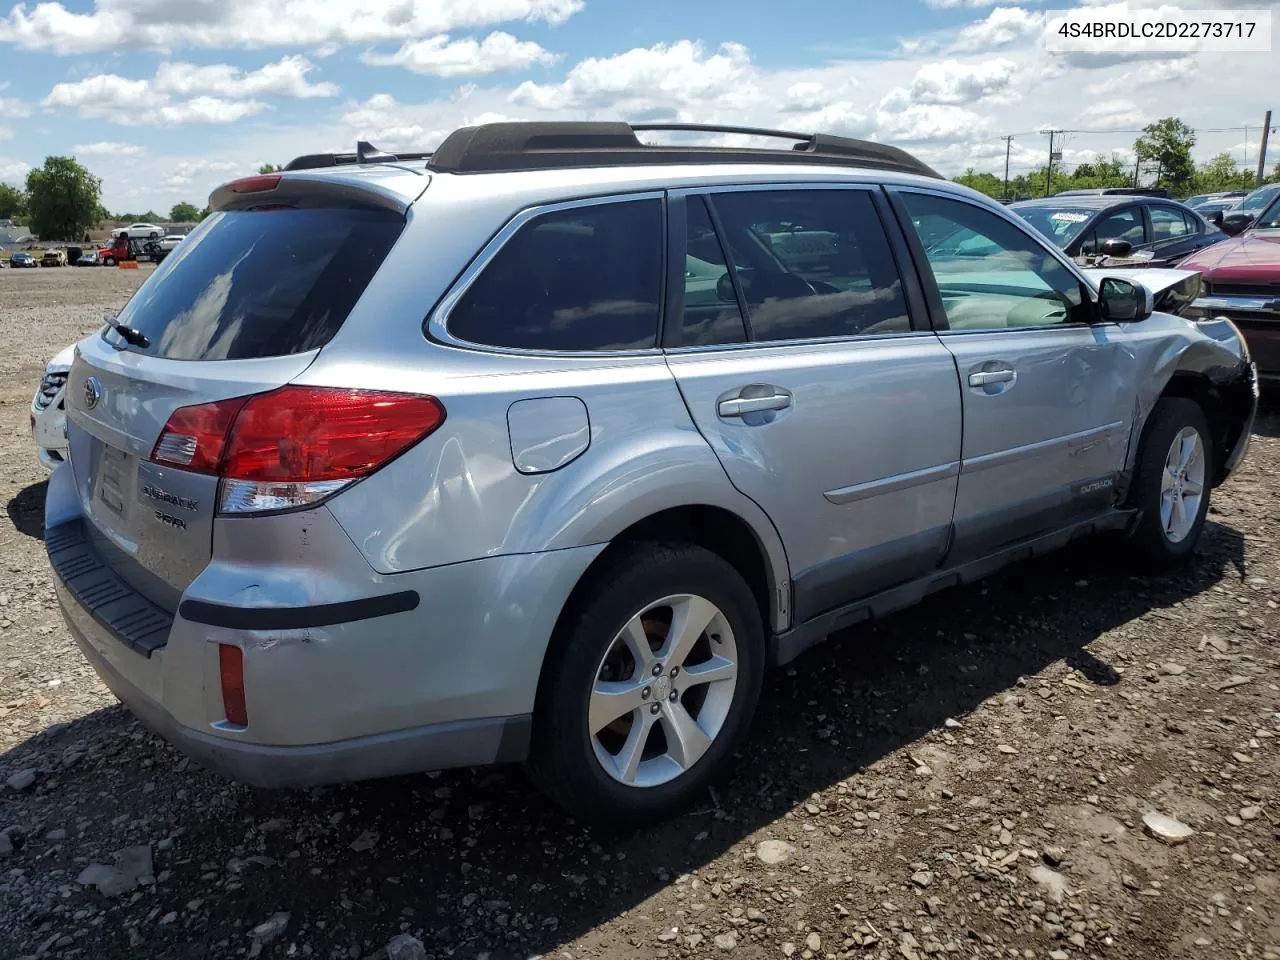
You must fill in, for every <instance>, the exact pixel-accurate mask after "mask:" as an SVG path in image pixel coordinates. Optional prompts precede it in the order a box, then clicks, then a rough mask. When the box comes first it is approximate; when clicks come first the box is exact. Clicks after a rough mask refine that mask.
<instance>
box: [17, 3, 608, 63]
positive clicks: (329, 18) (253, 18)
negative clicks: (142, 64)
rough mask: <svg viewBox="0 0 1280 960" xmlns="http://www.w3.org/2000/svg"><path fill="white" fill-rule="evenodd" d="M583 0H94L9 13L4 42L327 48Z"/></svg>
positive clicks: (551, 17) (534, 16)
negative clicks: (84, 7)
mask: <svg viewBox="0 0 1280 960" xmlns="http://www.w3.org/2000/svg"><path fill="white" fill-rule="evenodd" d="M582 8H583V0H362V2H359V3H352V2H351V0H273V2H263V0H94V2H93V9H92V10H91V11H90V12H88V13H77V12H73V11H72V10H69V9H68V8H67V6H65V5H64V4H63V3H61V2H41V3H37V4H35V6H34V7H32V8H31V10H30V11H29V12H28V9H27V6H26V4H25V3H19V4H17V5H16V6H15V7H13V9H12V10H11V11H10V12H9V15H8V16H7V17H5V18H4V19H0V43H13V44H16V45H17V46H20V47H22V48H24V49H27V50H52V51H54V52H55V53H61V54H70V53H88V52H92V51H95V50H115V49H120V48H122V47H147V48H154V49H175V48H182V47H204V48H211V47H241V48H245V47H247V48H258V47H269V46H286V47H295V48H298V47H322V46H325V45H330V46H343V45H346V44H352V43H366V44H367V43H385V42H388V41H402V42H403V41H406V40H410V39H417V38H421V37H431V36H436V35H438V34H444V33H448V32H450V31H451V30H459V29H472V28H476V27H484V26H488V25H491V24H496V23H502V22H505V21H515V20H523V21H545V22H547V23H553V24H554V23H561V22H563V21H564V20H566V19H568V18H569V17H571V16H573V15H574V14H576V13H578V12H579V11H580V10H581V9H582Z"/></svg>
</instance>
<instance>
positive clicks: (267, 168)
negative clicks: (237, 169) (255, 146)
mask: <svg viewBox="0 0 1280 960" xmlns="http://www.w3.org/2000/svg"><path fill="white" fill-rule="evenodd" d="M283 169H284V167H281V166H278V165H276V164H273V163H264V164H263V165H262V166H260V167H259V168H258V173H279V172H280V171H281V170H283Z"/></svg>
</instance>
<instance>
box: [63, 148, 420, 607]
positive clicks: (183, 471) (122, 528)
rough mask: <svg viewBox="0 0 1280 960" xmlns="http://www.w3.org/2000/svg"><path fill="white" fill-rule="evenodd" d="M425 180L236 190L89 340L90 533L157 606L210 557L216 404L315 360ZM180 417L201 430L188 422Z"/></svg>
mask: <svg viewBox="0 0 1280 960" xmlns="http://www.w3.org/2000/svg"><path fill="white" fill-rule="evenodd" d="M427 182H428V178H427V177H426V176H425V175H421V174H410V172H408V171H405V170H404V169H403V168H398V169H393V170H392V171H387V170H385V169H384V170H381V171H363V170H360V171H352V172H351V173H344V175H342V176H328V177H325V176H322V175H314V174H313V175H309V176H308V175H302V176H293V175H289V176H285V177H284V178H281V177H280V176H279V175H273V176H268V177H252V178H247V179H246V180H244V181H237V182H236V183H233V184H230V185H228V186H227V187H223V188H221V189H220V190H219V191H217V192H215V194H214V196H213V198H212V204H211V205H212V206H213V208H214V212H213V213H212V214H211V215H210V216H209V217H208V218H207V219H206V220H205V221H204V222H203V223H201V224H200V226H199V227H198V228H197V229H196V230H195V231H193V232H192V234H191V235H190V236H189V237H188V238H186V239H185V240H184V241H183V242H182V243H181V244H180V245H179V246H178V248H177V249H176V250H175V252H174V253H172V254H171V255H170V256H169V257H168V258H167V259H166V260H165V262H164V263H163V264H162V265H161V266H160V267H158V268H157V269H156V271H155V273H154V274H152V276H151V277H150V278H148V279H147V281H146V282H145V283H144V284H143V285H142V287H141V288H140V289H139V290H138V292H137V293H136V294H135V295H134V297H133V299H132V300H130V302H129V303H128V304H127V305H126V307H125V308H124V310H123V311H122V312H121V313H120V315H119V316H118V317H116V318H115V320H114V321H113V323H112V324H110V325H108V327H107V328H105V329H104V331H103V332H102V334H101V335H100V336H93V337H89V338H87V339H86V340H85V341H83V342H82V343H81V344H80V346H79V349H78V352H77V356H76V360H75V362H74V364H73V366H72V370H71V374H70V377H69V380H68V386H67V395H66V396H67V399H66V408H67V419H68V444H69V449H70V458H71V468H72V470H73V473H74V479H75V483H76V487H77V490H78V494H79V498H80V502H81V506H82V508H83V511H84V515H85V518H86V521H87V523H86V524H85V534H86V536H87V537H89V538H90V539H91V541H92V542H93V545H94V547H95V549H96V550H97V552H98V554H99V556H100V557H101V558H102V560H103V562H105V563H106V564H107V565H108V566H110V567H111V569H112V570H114V571H115V572H116V573H117V574H118V575H119V576H120V577H121V578H122V579H124V580H125V581H126V582H127V583H128V584H129V585H130V586H132V587H133V589H134V590H136V591H137V592H139V593H141V594H142V595H143V596H145V597H146V598H147V599H149V600H150V601H152V602H153V603H154V604H156V605H157V606H159V607H161V608H163V609H164V610H167V611H169V612H172V611H173V610H175V609H176V608H177V604H178V601H179V599H180V598H181V595H182V592H183V591H184V590H185V588H186V587H187V586H188V585H189V584H190V583H191V581H192V580H194V579H195V577H196V576H197V575H198V574H199V573H200V572H201V570H203V569H204V567H205V566H206V565H207V564H208V562H209V559H210V556H211V553H212V546H213V522H214V518H215V516H216V514H217V512H218V497H219V482H220V481H219V478H218V476H217V469H216V467H217V461H216V459H215V460H214V461H213V462H212V463H210V462H207V453H208V451H207V450H201V449H198V448H197V447H198V444H197V439H196V438H197V437H199V438H202V439H199V443H200V444H204V443H205V440H206V439H207V438H209V437H214V439H215V440H216V441H217V442H218V443H220V442H221V438H218V437H217V436H216V431H217V430H219V429H221V430H222V431H223V434H224V435H225V433H226V431H227V430H228V429H229V424H221V425H219V423H218V422H213V421H210V420H209V416H208V415H207V413H206V412H207V411H210V410H213V411H217V410H219V409H222V408H225V407H229V408H231V409H233V410H234V409H236V407H237V405H236V403H234V402H233V403H231V404H229V405H228V404H221V405H220V404H219V401H228V400H232V399H233V398H243V397H249V396H251V395H255V394H263V393H267V392H269V391H273V390H276V389H277V388H280V387H282V386H283V385H285V384H287V383H289V381H291V380H293V379H294V378H295V377H297V376H298V375H299V374H300V373H302V372H303V371H304V370H305V369H306V368H307V367H308V365H310V363H311V362H312V361H313V360H314V358H315V356H316V354H317V353H318V352H319V350H320V349H321V348H322V347H323V346H324V345H325V343H327V342H328V340H329V339H330V338H332V337H333V335H334V334H335V333H336V332H337V331H338V329H339V327H341V325H342V324H343V322H344V321H345V320H346V318H347V316H348V314H349V313H350V312H351V311H352V309H353V308H354V307H355V304H356V302H357V301H358V300H359V298H360V296H361V295H362V294H363V292H364V290H365V288H366V287H367V285H368V284H369V282H370V281H371V280H372V278H373V276H374V274H375V273H376V272H377V271H378V269H379V267H380V266H381V264H382V262H383V260H384V259H385V257H386V255H387V254H388V252H389V251H390V250H391V247H392V246H393V245H394V244H395V242H396V240H397V239H398V237H399V236H400V233H401V231H402V230H403V229H404V225H405V211H406V210H407V208H408V206H409V204H411V203H412V202H413V200H414V199H416V197H417V196H419V195H420V194H421V192H422V190H423V189H425V187H426V184H427ZM183 408H188V409H187V410H183ZM191 408H194V410H193V409H191ZM176 411H181V412H180V413H179V415H178V417H176V418H175V412H176ZM171 419H172V420H173V423H178V424H186V425H187V426H188V427H190V425H192V424H194V427H193V428H191V429H187V428H186V427H184V428H182V429H178V430H176V431H175V429H174V426H173V423H171ZM166 425H169V429H168V430H166ZM211 430H212V431H214V433H210V431H211ZM187 434H189V435H187ZM283 439H284V438H282V440H283ZM162 441H163V442H162ZM202 457H203V458H204V459H202Z"/></svg>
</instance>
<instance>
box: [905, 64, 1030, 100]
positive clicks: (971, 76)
mask: <svg viewBox="0 0 1280 960" xmlns="http://www.w3.org/2000/svg"><path fill="white" fill-rule="evenodd" d="M1017 68H1018V65H1017V64H1016V63H1014V62H1013V61H1012V60H986V61H983V62H982V63H960V62H959V61H957V60H943V61H942V62H940V63H929V64H925V65H924V66H923V67H921V68H920V69H919V71H917V73H916V75H915V78H914V79H913V80H912V81H911V86H910V87H909V88H908V90H907V93H908V96H909V97H910V99H911V100H912V101H913V102H915V103H937V104H953V105H954V104H964V103H973V102H974V101H975V100H981V99H983V98H984V97H989V96H992V95H993V94H1000V93H1006V92H1007V91H1009V88H1010V85H1011V84H1012V83H1013V78H1014V75H1015V73H1016V72H1017Z"/></svg>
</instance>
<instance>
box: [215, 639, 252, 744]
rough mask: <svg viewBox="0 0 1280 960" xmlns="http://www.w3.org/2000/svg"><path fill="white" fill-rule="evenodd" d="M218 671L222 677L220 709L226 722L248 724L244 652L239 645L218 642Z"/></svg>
mask: <svg viewBox="0 0 1280 960" xmlns="http://www.w3.org/2000/svg"><path fill="white" fill-rule="evenodd" d="M218 673H219V674H220V676H221V679H222V711H223V713H225V714H226V715H227V722H228V723H230V724H233V725H234V726H237V727H247V726H248V725H249V711H248V708H246V706H245V702H244V653H243V652H242V651H241V650H240V648H239V647H233V646H230V645H229V644H225V643H220V644H218Z"/></svg>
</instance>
